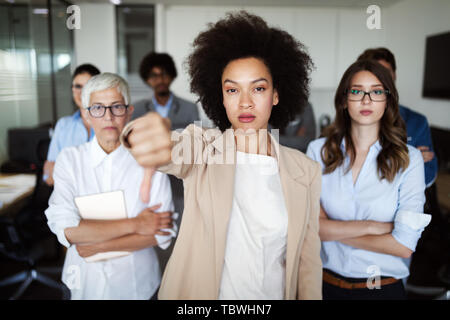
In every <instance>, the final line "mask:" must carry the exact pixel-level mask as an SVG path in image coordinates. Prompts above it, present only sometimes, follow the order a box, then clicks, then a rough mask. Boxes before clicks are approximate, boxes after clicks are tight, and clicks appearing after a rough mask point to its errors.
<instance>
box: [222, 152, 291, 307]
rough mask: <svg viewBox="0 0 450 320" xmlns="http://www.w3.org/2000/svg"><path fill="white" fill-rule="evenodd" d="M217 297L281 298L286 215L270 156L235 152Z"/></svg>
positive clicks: (283, 276) (275, 170)
mask: <svg viewBox="0 0 450 320" xmlns="http://www.w3.org/2000/svg"><path fill="white" fill-rule="evenodd" d="M236 157H237V158H236V160H237V165H236V173H235V183H234V195H233V204H232V209H231V214H230V222H229V225H228V234H227V242H226V250H225V261H224V266H223V272H222V279H221V285H220V292H219V299H221V300H243V299H245V300H248V299H252V300H261V299H262V300H281V299H283V298H284V291H285V275H286V267H285V266H286V244H287V226H288V213H287V209H286V205H285V200H284V196H283V192H282V187H281V181H280V175H279V173H278V162H277V160H276V159H275V158H274V157H270V156H264V155H259V154H250V153H243V152H239V151H238V152H236Z"/></svg>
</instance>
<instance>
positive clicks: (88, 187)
mask: <svg viewBox="0 0 450 320" xmlns="http://www.w3.org/2000/svg"><path fill="white" fill-rule="evenodd" d="M143 172H144V171H143V168H142V167H140V166H139V165H138V164H137V162H136V161H135V160H134V158H133V156H132V155H131V154H130V153H129V151H128V150H126V149H125V148H124V147H123V146H122V145H120V146H119V147H118V148H117V149H116V150H114V151H113V152H111V153H110V154H106V153H105V152H104V151H103V149H102V148H101V147H100V145H99V144H98V142H97V139H96V137H94V139H93V140H92V141H90V142H88V143H85V144H82V145H80V146H77V147H69V148H66V149H64V150H63V151H62V152H61V153H60V154H59V156H58V158H57V161H56V164H55V170H54V180H55V187H54V191H53V193H52V195H51V197H50V200H49V208H48V209H47V210H46V211H45V214H46V216H47V219H48V225H49V227H50V229H51V230H52V232H53V233H55V234H56V235H57V237H58V240H59V242H61V243H62V244H63V245H65V246H66V247H68V250H67V254H66V259H65V263H64V268H63V272H62V280H63V282H64V283H65V284H66V285H67V286H68V287H69V289H71V294H72V299H149V298H150V297H151V296H152V295H153V294H154V293H155V291H156V289H157V288H158V286H159V284H160V281H161V276H160V267H159V263H158V258H157V255H156V252H155V250H154V248H153V247H150V248H145V249H142V250H139V251H134V252H132V253H131V254H130V255H128V256H125V257H120V258H115V259H110V260H105V261H99V262H89V263H88V262H86V261H85V260H84V259H83V258H81V257H80V256H79V254H78V252H77V250H76V246H75V245H70V243H69V242H68V240H67V239H66V237H65V234H64V229H66V228H69V227H76V226H78V225H79V223H80V220H81V217H80V215H79V213H78V210H77V208H76V206H75V203H74V198H75V197H77V196H85V195H90V194H97V193H100V192H109V191H117V190H123V193H124V198H125V203H126V210H127V215H128V217H129V218H133V217H136V216H137V215H138V214H139V213H140V212H141V211H142V210H144V209H145V208H146V207H149V206H153V205H155V204H157V203H161V204H162V206H161V207H160V208H159V209H158V211H173V209H174V208H173V203H172V194H171V190H170V182H169V178H168V177H167V175H165V174H163V173H160V172H155V175H154V176H153V178H152V188H151V194H150V203H143V202H142V201H141V200H140V198H139V188H140V184H141V181H142V177H143ZM170 232H171V235H168V236H159V235H156V236H155V237H156V239H157V241H158V244H159V246H160V247H161V248H162V249H166V248H167V247H168V246H169V244H170V241H171V238H172V237H174V236H175V232H176V226H174V228H173V229H170Z"/></svg>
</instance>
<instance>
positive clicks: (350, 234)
mask: <svg viewBox="0 0 450 320" xmlns="http://www.w3.org/2000/svg"><path fill="white" fill-rule="evenodd" d="M319 223H320V228H319V236H320V240H321V241H339V240H343V239H348V238H356V237H361V236H365V235H368V234H370V233H371V223H372V222H371V221H367V220H352V221H340V220H331V219H328V218H322V217H321V218H320V219H319Z"/></svg>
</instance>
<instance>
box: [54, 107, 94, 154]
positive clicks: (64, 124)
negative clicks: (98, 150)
mask: <svg viewBox="0 0 450 320" xmlns="http://www.w3.org/2000/svg"><path fill="white" fill-rule="evenodd" d="M93 137H94V130H93V129H92V128H91V132H90V135H89V136H88V133H87V131H86V127H85V126H84V124H83V119H82V118H81V114H80V110H78V111H77V112H75V113H74V114H73V115H71V116H66V117H63V118H61V119H59V120H58V122H57V123H56V126H55V130H54V132H53V135H52V140H51V142H50V146H49V148H48V154H47V160H48V161H56V157H57V156H58V154H59V153H60V152H61V150H62V149H64V148H66V147H71V146H78V145H80V144H83V143H86V142H88V141H90V140H92V138H93Z"/></svg>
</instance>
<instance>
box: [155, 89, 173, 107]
mask: <svg viewBox="0 0 450 320" xmlns="http://www.w3.org/2000/svg"><path fill="white" fill-rule="evenodd" d="M152 102H153V105H154V106H155V108H165V107H166V108H170V107H171V106H172V102H173V95H172V93H171V94H170V97H169V100H167V103H166V105H164V106H163V105H160V104H159V103H158V101H156V98H155V96H153V98H152Z"/></svg>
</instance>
